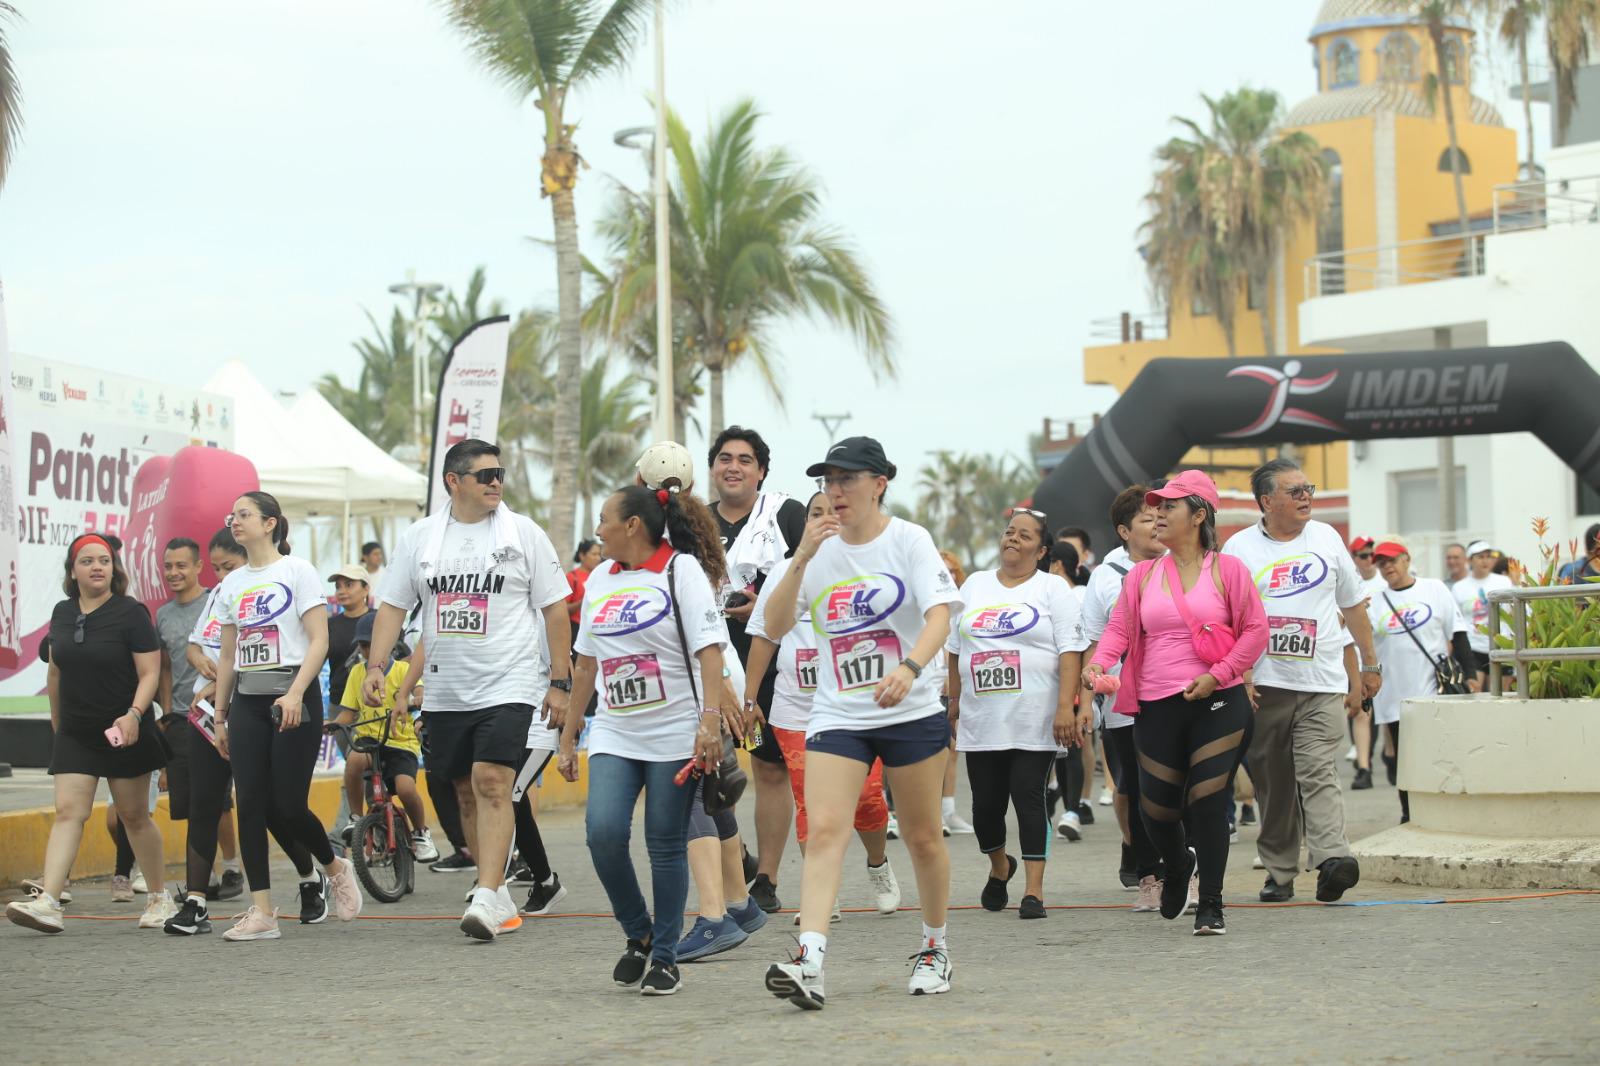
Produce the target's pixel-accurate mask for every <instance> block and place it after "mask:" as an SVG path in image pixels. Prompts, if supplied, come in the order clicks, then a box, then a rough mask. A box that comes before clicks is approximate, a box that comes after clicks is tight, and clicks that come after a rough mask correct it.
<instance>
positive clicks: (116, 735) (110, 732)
mask: <svg viewBox="0 0 1600 1066" xmlns="http://www.w3.org/2000/svg"><path fill="white" fill-rule="evenodd" d="M106 739H107V740H109V741H111V746H112V747H113V748H120V747H122V730H120V729H118V728H117V727H116V726H112V727H111V728H110V729H107V730H106Z"/></svg>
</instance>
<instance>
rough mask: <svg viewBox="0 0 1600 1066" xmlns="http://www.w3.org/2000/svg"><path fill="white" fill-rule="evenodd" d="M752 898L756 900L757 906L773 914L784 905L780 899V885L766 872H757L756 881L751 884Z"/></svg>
mask: <svg viewBox="0 0 1600 1066" xmlns="http://www.w3.org/2000/svg"><path fill="white" fill-rule="evenodd" d="M750 898H751V899H753V900H755V901H756V906H757V907H760V908H761V909H762V910H764V911H766V912H767V913H768V914H773V913H775V912H776V911H778V910H780V909H781V908H782V907H783V904H782V903H781V902H779V900H778V886H777V885H775V884H773V883H772V879H771V878H770V877H768V876H767V875H766V874H756V879H755V881H754V883H752V884H751V886H750Z"/></svg>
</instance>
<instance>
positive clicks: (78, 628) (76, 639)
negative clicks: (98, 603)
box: [72, 614, 89, 644]
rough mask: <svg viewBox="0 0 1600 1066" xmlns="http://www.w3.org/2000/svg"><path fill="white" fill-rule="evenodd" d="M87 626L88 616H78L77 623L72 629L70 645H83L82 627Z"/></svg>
mask: <svg viewBox="0 0 1600 1066" xmlns="http://www.w3.org/2000/svg"><path fill="white" fill-rule="evenodd" d="M88 624H89V616H88V615H86V614H80V615H78V621H77V623H76V624H75V625H73V627H72V643H74V644H82V643H83V627H84V626H86V625H88Z"/></svg>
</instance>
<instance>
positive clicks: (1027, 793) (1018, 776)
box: [962, 748, 1056, 862]
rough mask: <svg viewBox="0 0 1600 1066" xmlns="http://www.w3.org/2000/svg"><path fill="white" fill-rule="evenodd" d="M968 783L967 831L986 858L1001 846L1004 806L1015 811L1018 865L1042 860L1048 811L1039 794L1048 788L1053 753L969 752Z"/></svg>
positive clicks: (1046, 850) (1047, 841)
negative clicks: (969, 813) (969, 817)
mask: <svg viewBox="0 0 1600 1066" xmlns="http://www.w3.org/2000/svg"><path fill="white" fill-rule="evenodd" d="M962 754H964V755H966V757H967V784H968V785H969V786H971V788H972V828H973V829H974V830H976V831H977V834H978V850H979V851H982V852H983V853H984V854H985V855H990V854H993V853H994V852H997V851H1000V850H1002V849H1004V848H1005V846H1006V805H1007V804H1008V803H1009V804H1010V805H1011V807H1012V808H1013V809H1014V810H1015V811H1016V812H1017V836H1018V838H1020V839H1019V842H1020V844H1021V845H1022V858H1023V861H1025V862H1026V861H1033V862H1042V861H1044V859H1045V857H1046V855H1047V854H1048V853H1049V846H1050V813H1049V811H1047V810H1046V809H1045V801H1044V793H1045V789H1046V788H1047V787H1049V784H1050V766H1051V764H1052V763H1053V762H1055V758H1056V753H1055V752H1053V751H1022V750H1020V749H1016V748H1012V749H1010V750H1007V751H968V752H963V753H962Z"/></svg>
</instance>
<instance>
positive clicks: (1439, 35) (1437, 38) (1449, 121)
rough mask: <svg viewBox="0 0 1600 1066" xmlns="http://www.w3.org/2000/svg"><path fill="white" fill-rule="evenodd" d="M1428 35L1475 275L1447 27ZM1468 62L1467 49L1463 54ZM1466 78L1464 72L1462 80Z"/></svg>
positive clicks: (1470, 269)
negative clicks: (1446, 55) (1447, 53)
mask: <svg viewBox="0 0 1600 1066" xmlns="http://www.w3.org/2000/svg"><path fill="white" fill-rule="evenodd" d="M1428 36H1429V37H1430V38H1431V39H1432V40H1433V61H1434V65H1435V66H1436V67H1437V68H1438V71H1439V92H1440V93H1441V94H1442V95H1443V96H1444V124H1445V132H1446V133H1448V134H1449V136H1450V178H1451V181H1452V182H1454V184H1455V187H1456V211H1457V212H1458V213H1459V214H1460V216H1461V240H1462V242H1463V245H1464V250H1465V255H1466V259H1467V272H1468V273H1469V274H1476V273H1477V272H1478V271H1477V257H1476V255H1475V254H1474V249H1475V245H1474V244H1473V240H1472V220H1471V219H1470V218H1468V217H1467V194H1466V190H1465V189H1464V188H1463V187H1462V185H1461V149H1460V147H1459V146H1458V145H1457V144H1456V102H1455V95H1454V94H1453V93H1452V92H1451V86H1450V75H1449V72H1448V71H1446V70H1445V64H1444V26H1443V25H1442V24H1440V23H1434V24H1432V25H1430V26H1429V27H1428ZM1461 61H1462V62H1463V63H1465V62H1466V55H1465V51H1464V50H1463V54H1462V57H1461ZM1465 82H1466V78H1465V74H1464V73H1463V77H1462V83H1463V84H1465Z"/></svg>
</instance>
